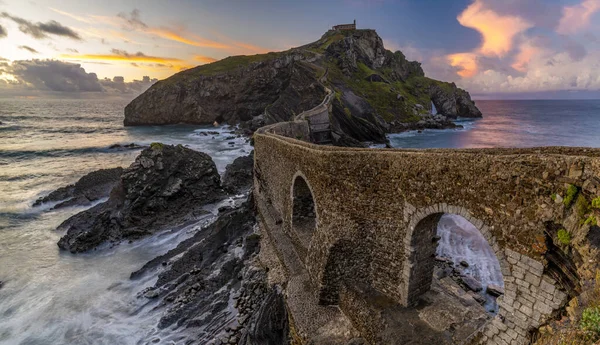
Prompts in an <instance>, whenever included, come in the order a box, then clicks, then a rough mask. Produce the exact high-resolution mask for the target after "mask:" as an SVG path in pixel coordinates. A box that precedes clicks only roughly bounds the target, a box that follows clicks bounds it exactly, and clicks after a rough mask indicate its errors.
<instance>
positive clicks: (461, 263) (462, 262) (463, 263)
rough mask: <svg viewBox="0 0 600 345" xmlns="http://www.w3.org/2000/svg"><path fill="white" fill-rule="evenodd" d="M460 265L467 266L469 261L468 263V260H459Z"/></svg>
mask: <svg viewBox="0 0 600 345" xmlns="http://www.w3.org/2000/svg"><path fill="white" fill-rule="evenodd" d="M460 265H461V266H462V267H469V263H468V262H466V261H464V260H463V261H461V262H460Z"/></svg>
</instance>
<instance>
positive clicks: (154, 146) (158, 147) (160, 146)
mask: <svg viewBox="0 0 600 345" xmlns="http://www.w3.org/2000/svg"><path fill="white" fill-rule="evenodd" d="M163 147H165V145H164V144H163V143H152V144H150V148H151V149H152V150H155V151H161V150H162V149H163Z"/></svg>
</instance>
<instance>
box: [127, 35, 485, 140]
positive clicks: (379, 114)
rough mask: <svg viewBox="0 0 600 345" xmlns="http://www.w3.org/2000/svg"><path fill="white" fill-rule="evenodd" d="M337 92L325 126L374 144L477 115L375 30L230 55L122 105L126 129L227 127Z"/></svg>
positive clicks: (288, 111)
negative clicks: (437, 121)
mask: <svg viewBox="0 0 600 345" xmlns="http://www.w3.org/2000/svg"><path fill="white" fill-rule="evenodd" d="M325 87H328V88H330V89H332V90H333V91H335V92H336V99H335V101H334V103H335V104H336V105H335V106H334V112H333V115H332V125H333V127H334V128H335V129H336V130H337V131H338V132H337V133H338V134H339V135H341V136H348V137H350V138H352V139H356V140H374V141H381V140H382V138H384V137H385V133H386V132H391V131H392V132H393V131H398V130H402V129H403V128H404V129H405V128H406V124H417V123H419V121H425V120H427V116H428V115H429V112H430V109H431V104H432V102H433V104H435V106H436V108H437V109H438V112H439V113H440V114H442V115H444V116H446V117H448V118H456V117H457V116H461V117H481V112H480V111H479V110H478V109H477V107H476V106H475V104H474V103H473V102H472V101H471V99H470V96H469V94H468V93H467V92H466V91H464V90H462V89H459V88H457V87H456V85H454V84H453V83H452V84H451V83H444V82H440V81H437V80H433V79H430V78H426V77H425V75H424V73H423V70H422V69H421V65H420V63H418V62H414V61H408V60H406V57H405V56H404V55H403V54H402V52H399V51H398V52H395V53H393V52H391V51H388V50H386V49H385V47H384V46H383V42H382V40H381V38H380V37H379V36H378V35H377V33H376V32H375V31H374V30H354V31H344V32H340V31H329V32H327V33H326V34H325V35H323V37H321V39H319V40H318V41H316V42H313V43H310V44H307V45H305V46H302V47H298V48H293V49H291V50H288V51H284V52H278V53H269V54H261V55H253V56H233V57H229V58H226V59H223V60H221V61H217V62H214V63H211V64H208V65H203V66H199V67H196V68H193V69H190V70H187V71H184V72H180V73H178V74H175V75H173V76H172V77H170V78H168V79H165V80H162V81H160V82H158V83H156V84H155V85H153V86H152V87H151V88H150V89H149V90H148V91H146V92H145V93H143V94H142V95H140V96H139V97H137V98H136V99H135V100H133V101H132V102H131V103H130V104H129V105H128V106H127V107H126V108H125V121H124V122H125V125H148V124H153V125H156V124H174V123H192V124H212V123H213V122H214V121H217V122H219V123H223V122H227V123H230V124H235V123H240V122H247V121H251V120H253V119H256V118H257V117H259V116H261V115H263V117H262V118H263V119H264V121H265V122H266V123H273V122H279V121H287V120H290V119H292V118H293V117H294V116H295V115H297V114H299V113H301V112H302V111H304V110H308V109H310V108H312V107H314V106H316V105H317V104H319V103H320V102H321V101H322V100H323V97H324V96H325V93H326V92H325Z"/></svg>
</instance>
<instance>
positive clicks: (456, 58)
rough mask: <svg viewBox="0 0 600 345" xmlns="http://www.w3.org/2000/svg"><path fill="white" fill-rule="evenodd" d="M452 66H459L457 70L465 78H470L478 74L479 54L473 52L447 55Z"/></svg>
mask: <svg viewBox="0 0 600 345" xmlns="http://www.w3.org/2000/svg"><path fill="white" fill-rule="evenodd" d="M447 58H448V61H449V63H450V66H452V67H458V68H459V70H458V72H456V73H457V74H458V75H460V76H461V77H464V78H470V77H472V76H474V75H475V74H477V70H478V66H477V55H476V54H473V53H458V54H451V55H448V56H447Z"/></svg>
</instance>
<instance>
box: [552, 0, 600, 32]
mask: <svg viewBox="0 0 600 345" xmlns="http://www.w3.org/2000/svg"><path fill="white" fill-rule="evenodd" d="M599 10H600V0H583V1H582V2H581V3H580V4H579V5H574V6H565V7H564V8H563V16H562V18H561V19H560V22H559V24H558V27H557V29H556V32H558V33H560V34H565V35H568V34H573V33H576V32H579V31H581V30H584V29H586V28H587V27H588V26H589V24H590V19H591V17H592V16H593V15H594V14H595V13H596V12H598V11H599Z"/></svg>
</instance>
